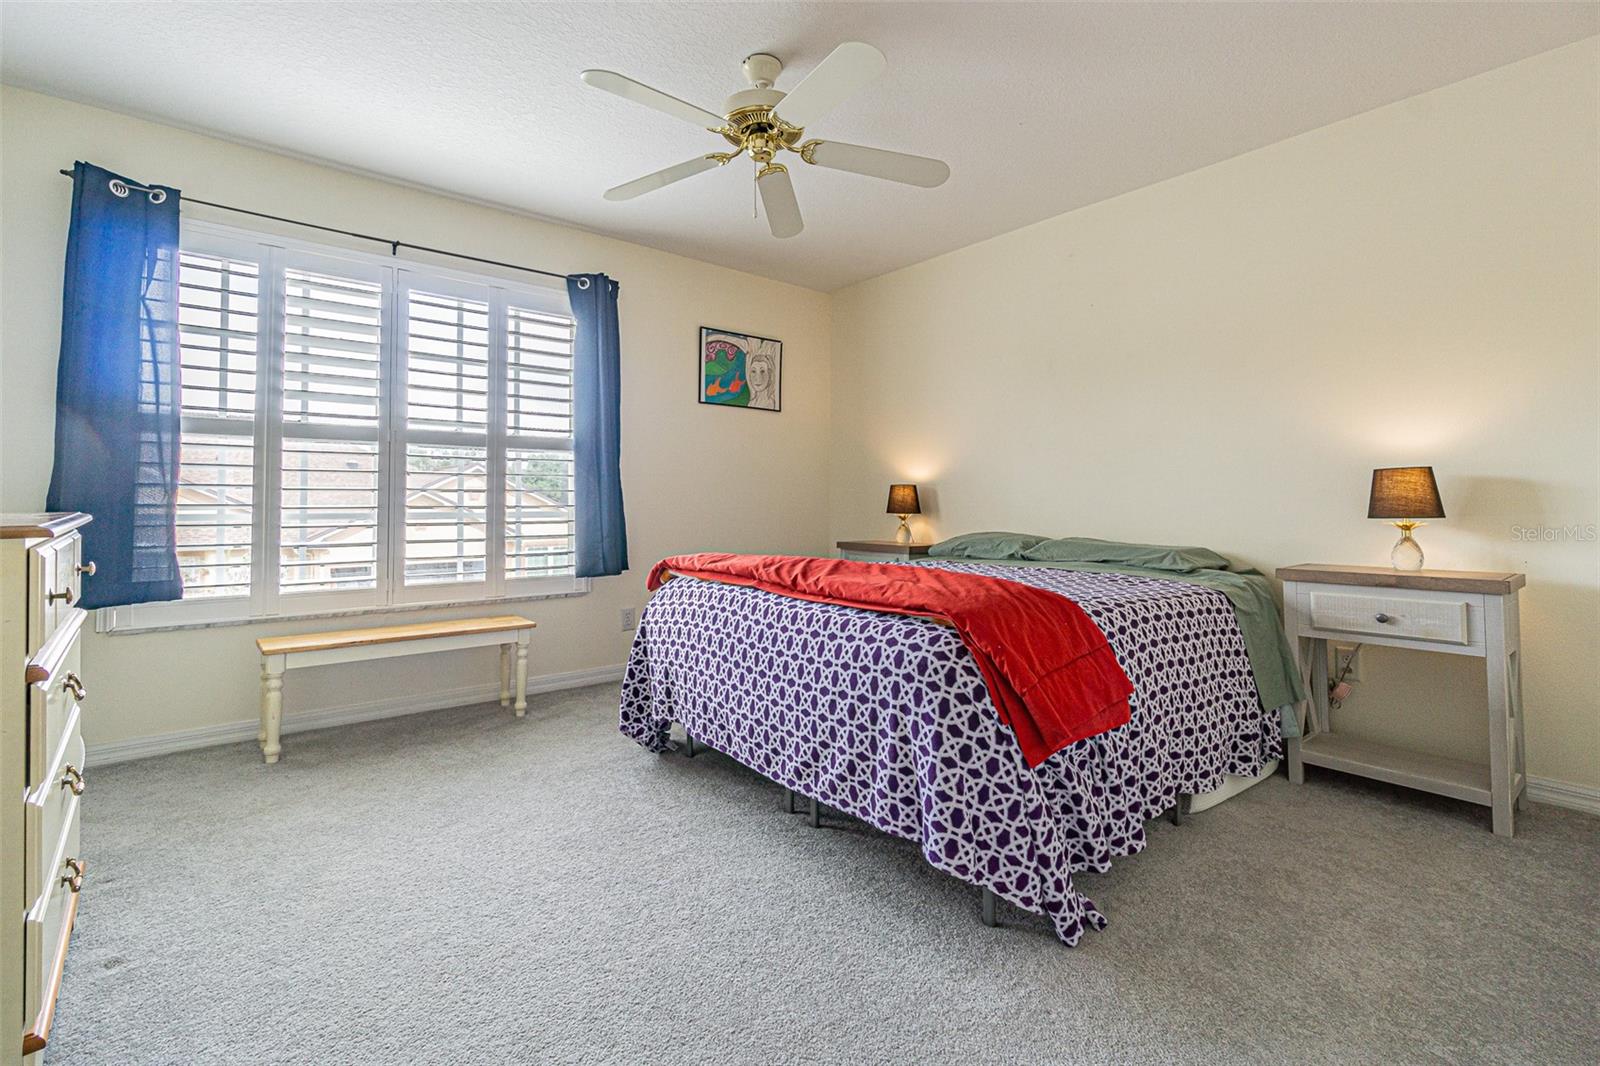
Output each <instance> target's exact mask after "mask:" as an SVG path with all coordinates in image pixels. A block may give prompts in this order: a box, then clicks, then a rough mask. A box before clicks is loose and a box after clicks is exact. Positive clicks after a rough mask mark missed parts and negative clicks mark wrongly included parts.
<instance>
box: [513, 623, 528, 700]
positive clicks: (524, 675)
mask: <svg viewBox="0 0 1600 1066" xmlns="http://www.w3.org/2000/svg"><path fill="white" fill-rule="evenodd" d="M515 695H516V697H517V702H516V704H515V705H514V706H515V707H516V711H517V717H518V718H521V717H522V716H523V715H525V714H527V713H528V634H526V633H518V634H517V687H516V690H515Z"/></svg>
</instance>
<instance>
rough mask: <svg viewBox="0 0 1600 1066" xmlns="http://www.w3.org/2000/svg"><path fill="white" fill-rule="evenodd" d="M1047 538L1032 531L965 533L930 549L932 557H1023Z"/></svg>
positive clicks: (929, 555) (929, 554) (930, 556)
mask: <svg viewBox="0 0 1600 1066" xmlns="http://www.w3.org/2000/svg"><path fill="white" fill-rule="evenodd" d="M1046 539H1047V538H1045V537H1038V536H1034V535H1033V534H1032V533H963V534H961V536H959V537H951V538H950V539H949V540H941V541H940V542H939V543H937V544H935V545H933V546H932V547H931V548H929V549H928V557H929V558H931V559H1021V558H1022V557H1023V555H1022V553H1023V552H1025V551H1027V550H1028V549H1029V548H1031V547H1033V546H1034V545H1035V544H1042V543H1044V541H1045V540H1046Z"/></svg>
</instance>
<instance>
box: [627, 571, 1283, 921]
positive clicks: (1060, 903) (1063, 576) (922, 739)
mask: <svg viewBox="0 0 1600 1066" xmlns="http://www.w3.org/2000/svg"><path fill="white" fill-rule="evenodd" d="M923 565H935V566H941V567H943V568H945V569H949V570H960V571H965V572H968V573H975V574H984V575H987V576H990V577H996V578H1001V579H1004V580H1007V581H1020V582H1023V583H1025V584H1029V585H1033V586H1035V587H1038V588H1042V589H1048V590H1050V591H1052V592H1058V593H1060V594H1061V595H1063V596H1067V597H1068V598H1070V599H1072V600H1075V601H1076V602H1077V603H1078V604H1079V606H1081V607H1082V608H1083V609H1084V611H1085V612H1087V613H1088V615H1089V617H1090V618H1092V619H1093V620H1094V621H1095V624H1097V625H1098V626H1099V627H1100V628H1101V630H1102V631H1104V632H1105V634H1106V637H1107V638H1108V639H1109V640H1110V642H1111V647H1112V649H1113V651H1115V652H1116V656H1117V660H1118V662H1119V663H1121V665H1122V668H1123V670H1124V672H1126V673H1127V675H1128V679H1129V680H1130V681H1132V682H1133V686H1134V696H1133V699H1132V700H1131V703H1132V711H1133V714H1132V719H1131V720H1130V721H1129V722H1128V724H1127V725H1125V726H1122V727H1120V728H1117V729H1113V730H1111V731H1110V732H1107V733H1102V734H1100V735H1099V736H1096V737H1090V738H1088V739H1086V740H1080V741H1078V742H1077V743H1075V744H1073V745H1071V746H1070V747H1068V748H1065V749H1063V750H1062V751H1060V752H1058V753H1056V754H1055V755H1053V756H1051V758H1050V759H1049V760H1048V761H1046V762H1045V763H1044V764H1042V765H1041V766H1039V767H1038V768H1037V769H1033V770H1030V769H1029V768H1028V766H1027V764H1026V763H1025V762H1024V761H1023V758H1022V753H1021V751H1020V750H1019V749H1018V748H1017V743H1016V739H1015V738H1014V737H1013V736H1012V734H1011V731H1010V730H1009V729H1008V728H1007V727H1006V726H1004V725H1003V724H1001V722H1000V719H999V717H998V716H997V715H996V713H995V710H994V706H993V704H992V703H990V700H989V693H988V689H987V688H986V687H985V685H984V682H983V677H982V675H981V674H980V673H979V672H978V667H977V664H976V663H975V662H974V661H973V659H972V656H971V654H970V653H969V652H968V651H967V649H966V646H965V645H963V644H962V642H961V638H960V636H959V635H958V634H957V633H956V632H955V630H953V629H952V628H950V627H949V626H947V625H942V624H940V623H937V622H933V621H929V620H927V619H922V618H912V617H908V616H905V615H895V614H882V613H878V612H873V611H864V610H859V609H857V608H853V607H840V606H835V605H833V604H823V603H813V602H811V601H808V600H799V599H794V598H792V597H787V596H779V595H776V594H774V593H770V592H763V591H761V590H760V589H753V588H745V587H741V586H735V585H728V584H722V583H718V582H711V581H700V580H697V579H694V578H677V579H674V580H672V581H669V582H667V583H666V584H665V585H664V586H662V587H661V588H660V589H659V590H657V592H656V593H655V595H654V596H653V597H652V598H651V600H650V602H649V604H648V605H647V606H646V607H645V610H644V614H643V616H642V617H641V619H640V622H639V628H638V632H637V633H636V634H635V636H634V640H633V649H632V651H631V652H630V654H629V656H628V666H627V671H626V673H625V674H624V676H623V681H622V706H621V715H620V717H621V729H622V732H623V733H624V734H625V735H627V736H629V737H631V738H633V739H634V740H636V741H638V742H639V743H640V744H641V745H643V746H644V747H646V748H648V749H649V750H651V751H657V752H660V751H666V750H668V749H669V748H670V747H671V742H670V739H669V729H670V727H671V723H672V722H674V721H676V722H678V723H680V724H681V725H683V726H684V728H686V729H687V730H688V731H689V732H690V733H691V734H693V735H694V737H695V738H696V739H697V740H703V741H704V742H705V743H707V744H709V745H710V746H711V747H713V748H716V749H717V750H718V751H721V752H724V753H725V754H727V755H729V756H731V757H733V758H734V759H737V760H738V761H739V762H741V763H743V764H745V765H746V766H748V767H750V768H752V769H754V770H756V771H758V772H759V773H761V774H764V775H765V776H767V777H769V778H771V779H772V780H774V781H776V782H777V783H778V784H780V785H783V786H784V787H786V788H791V789H794V790H795V791H796V792H800V793H803V794H804V795H807V796H811V797H815V798H816V799H817V800H819V801H821V802H822V803H825V804H827V805H828V806H829V807H832V808H834V809H836V810H839V811H842V812H844V813H846V814H849V815H853V816H854V817H857V818H860V819H861V820H862V821H865V822H867V823H868V824H870V825H872V826H875V827H877V828H878V829H881V830H883V831H884V832H886V833H892V834H894V835H895V836H898V837H902V838H905V839H907V840H913V841H916V842H918V843H919V844H920V845H921V848H922V853H923V855H924V856H925V857H926V858H927V860H928V862H930V863H931V864H932V865H933V866H934V867H936V868H937V869H940V870H943V871H945V872H946V873H949V874H952V875H954V876H956V877H959V878H961V879H962V880H963V881H967V882H969V883H971V884H974V885H979V886H982V887H986V888H989V889H992V890H993V891H994V892H995V893H996V894H997V895H999V896H1001V897H1002V898H1004V899H1006V900H1009V901H1010V902H1012V903H1013V904H1016V905H1017V906H1020V907H1022V908H1024V909H1026V910H1029V911H1033V912H1034V913H1036V914H1043V915H1046V916H1047V917H1049V918H1050V920H1051V921H1052V922H1053V923H1054V925H1055V929H1056V934H1057V935H1058V936H1059V937H1060V938H1061V939H1062V940H1063V941H1064V942H1066V943H1067V944H1075V943H1077V941H1078V938H1079V937H1080V936H1082V934H1083V931H1084V929H1085V928H1086V927H1089V926H1093V927H1095V928H1102V927H1103V926H1104V925H1105V918H1104V917H1103V916H1102V915H1101V914H1100V912H1099V911H1098V910H1096V909H1095V906H1094V904H1093V903H1092V902H1090V901H1089V899H1088V898H1087V897H1085V896H1083V895H1081V894H1080V893H1078V892H1077V891H1076V890H1075V889H1074V888H1073V886H1072V873H1073V872H1074V871H1078V870H1106V869H1108V868H1109V867H1110V864H1111V860H1112V859H1113V858H1118V857H1121V856H1124V855H1131V854H1133V853H1135V852H1137V851H1140V850H1142V849H1143V847H1144V844H1145V832H1144V823H1145V822H1146V821H1147V820H1148V819H1150V818H1153V817H1155V816H1156V815H1158V814H1160V813H1161V812H1163V811H1165V810H1166V809H1168V808H1169V807H1171V806H1172V804H1173V803H1174V802H1175V801H1176V799H1177V796H1178V794H1179V793H1189V794H1193V793H1199V792H1208V791H1210V790H1212V789H1214V788H1217V787H1218V786H1219V785H1221V783H1222V775H1223V774H1241V775H1254V774H1258V773H1260V772H1261V770H1262V768H1263V767H1264V766H1265V765H1266V763H1267V762H1268V761H1269V760H1271V759H1274V758H1277V757H1278V756H1279V755H1280V754H1281V742H1280V740H1279V738H1278V730H1277V715H1276V713H1275V712H1269V711H1264V710H1262V708H1261V706H1260V702H1259V700H1258V699H1257V697H1256V687H1255V680H1254V678H1253V676H1252V675H1251V672H1250V660H1249V657H1248V656H1247V654H1246V652H1245V645H1244V637H1243V636H1242V635H1241V633H1240V631H1239V625H1238V622H1237V621H1236V620H1235V618H1234V614H1233V608H1232V606H1231V605H1230V604H1229V603H1228V600H1227V597H1225V596H1224V595H1223V594H1222V593H1220V592H1216V591H1213V590H1211V589H1205V588H1199V587H1197V586H1194V585H1186V584H1182V583H1180V582H1176V581H1165V580H1160V579H1155V578H1146V577H1132V576H1128V575H1123V574H1111V573H1081V572H1077V571H1070V570H1057V569H1049V568H1032V567H1013V566H996V565H991V564H985V563H968V562H939V563H933V564H923Z"/></svg>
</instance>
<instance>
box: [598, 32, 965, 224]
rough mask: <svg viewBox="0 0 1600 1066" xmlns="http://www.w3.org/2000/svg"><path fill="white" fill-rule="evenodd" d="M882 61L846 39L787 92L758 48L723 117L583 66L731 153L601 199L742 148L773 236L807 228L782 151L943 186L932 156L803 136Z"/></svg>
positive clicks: (645, 188) (634, 192)
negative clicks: (720, 141) (713, 137)
mask: <svg viewBox="0 0 1600 1066" xmlns="http://www.w3.org/2000/svg"><path fill="white" fill-rule="evenodd" d="M886 63H887V61H886V60H885V59H884V58H883V53H882V52H880V51H878V50H877V49H876V48H874V47H872V45H870V44H862V43H861V42H860V41H847V42H845V43H844V44H841V45H840V46H839V47H837V48H835V49H834V50H833V51H832V52H830V53H829V54H828V57H827V58H826V59H824V60H823V61H822V62H821V63H819V64H817V67H816V69H815V70H813V71H812V72H811V73H810V74H808V75H806V77H805V78H804V79H803V80H802V81H801V82H800V84H799V85H796V86H795V87H794V89H793V90H791V91H790V92H788V93H784V92H781V91H779V90H777V89H774V88H773V87H772V86H773V83H774V82H776V81H777V80H778V75H779V74H780V73H782V72H783V63H782V62H781V61H780V60H779V59H778V57H777V56H773V55H768V54H767V53H765V52H757V53H756V54H755V55H753V56H750V57H749V58H747V59H746V60H745V61H744V76H745V77H746V78H748V79H749V81H750V85H751V86H752V87H751V88H749V89H745V90H743V91H741V92H736V93H734V94H733V95H732V96H730V97H728V99H727V100H726V101H725V102H724V103H723V105H722V106H723V109H724V111H725V112H726V113H725V114H722V115H718V114H716V113H715V112H712V111H707V110H706V109H705V108H702V107H696V106H695V105H694V104H690V103H686V102H684V101H682V100H679V99H678V98H677V97H675V96H669V95H667V94H666V93H664V92H662V91H661V90H659V89H652V88H650V86H648V85H644V84H642V83H640V82H637V81H634V80H633V79H632V78H627V77H624V76H623V75H621V74H617V73H615V72H613V71H609V70H586V71H584V72H583V80H584V81H585V82H586V83H588V84H590V85H593V86H594V87H595V88H596V89H604V90H605V91H606V92H608V93H615V94H616V95H617V96H620V97H622V98H623V99H624V100H632V101H633V102H634V103H636V104H643V105H644V106H645V107H653V108H655V109H656V110H657V111H661V112H663V113H665V114H668V115H672V116H673V117H675V118H681V119H683V120H684V121H685V122H692V123H694V124H695V125H696V126H701V127H704V128H705V129H707V130H710V131H711V132H712V133H718V134H721V135H722V136H723V137H725V138H726V139H727V141H728V143H729V144H731V145H733V147H734V150H733V151H731V152H712V153H710V154H708V155H703V156H700V157H698V158H695V159H690V160H688V161H686V162H683V163H679V164H678V165H676V166H671V167H667V168H666V169H665V170H658V171H656V172H655V173H654V174H647V175H645V176H644V177H642V178H638V179H636V180H634V181H630V182H628V183H627V184H625V185H618V186H617V187H616V188H614V189H607V190H606V199H607V200H631V199H633V198H634V197H635V196H640V195H642V194H644V193H647V192H651V191H652V190H655V189H660V188H662V187H664V186H667V185H671V184H672V183H673V182H675V181H682V180H683V179H684V178H687V177H692V176H693V175H695V174H700V173H703V172H704V171H707V170H715V169H716V168H717V167H720V166H725V165H726V164H728V163H730V162H732V161H733V160H734V159H736V158H738V157H739V156H740V155H742V154H744V153H746V152H748V153H749V155H750V158H751V159H753V160H755V162H756V163H757V164H758V165H759V169H758V170H757V171H756V188H757V189H759V190H760V192H761V205H762V206H763V207H764V208H766V212H767V224H768V225H769V226H771V227H772V235H773V236H774V237H793V236H794V235H795V234H797V233H799V232H800V231H801V230H802V229H804V228H805V223H804V221H803V220H802V219H801V217H800V204H799V202H798V201H797V200H796V199H795V195H794V185H793V183H792V182H791V181H790V180H789V169H788V168H787V167H785V166H784V165H783V164H782V163H779V162H776V157H777V155H778V153H780V152H793V153H795V154H796V155H798V156H799V157H800V158H801V159H802V160H804V161H805V162H807V163H810V164H812V165H813V166H819V167H828V168H829V169H832V170H847V171H849V172H850V173H852V174H865V175H866V176H868V177H870V178H884V179H886V180H888V181H898V182H902V183H904V184H906V185H920V186H922V187H923V188H925V189H931V188H933V187H935V186H937V185H943V184H944V182H945V179H947V178H948V177H950V167H949V166H948V165H947V164H945V163H943V162H941V161H940V160H937V159H928V158H926V157H924V156H920V155H906V154H904V153H902V152H887V151H884V150H883V149H881V148H863V147H862V146H861V145H859V144H844V143H842V142H840V141H821V140H816V139H814V138H813V139H811V140H806V139H804V138H805V131H806V127H807V126H810V125H811V124H812V123H814V122H815V121H817V120H818V119H820V118H821V117H822V116H823V115H825V114H827V113H828V112H829V111H832V110H833V109H834V108H835V107H837V106H838V105H839V104H841V103H843V102H844V100H845V99H846V98H847V97H849V96H850V95H851V94H853V93H855V92H856V91H857V90H859V89H862V88H864V87H865V86H866V85H867V84H868V83H869V82H871V81H872V80H873V79H874V78H876V77H877V76H878V75H879V74H882V73H883V68H884V66H885V65H886Z"/></svg>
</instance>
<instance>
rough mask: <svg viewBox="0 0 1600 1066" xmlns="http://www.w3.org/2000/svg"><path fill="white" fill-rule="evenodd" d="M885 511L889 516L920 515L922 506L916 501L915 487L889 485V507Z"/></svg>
mask: <svg viewBox="0 0 1600 1066" xmlns="http://www.w3.org/2000/svg"><path fill="white" fill-rule="evenodd" d="M886 510H887V513H889V514H921V513H922V504H921V502H920V501H919V500H918V499H917V487H916V486H915V485H890V486H889V506H888V508H887V509H886Z"/></svg>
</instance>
